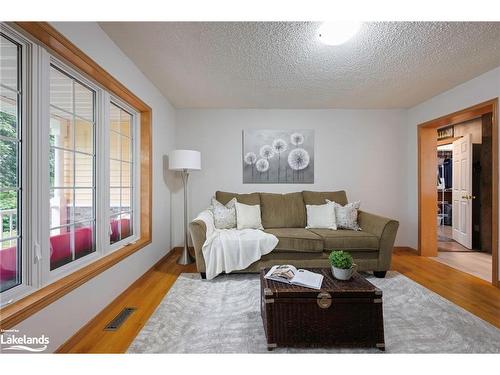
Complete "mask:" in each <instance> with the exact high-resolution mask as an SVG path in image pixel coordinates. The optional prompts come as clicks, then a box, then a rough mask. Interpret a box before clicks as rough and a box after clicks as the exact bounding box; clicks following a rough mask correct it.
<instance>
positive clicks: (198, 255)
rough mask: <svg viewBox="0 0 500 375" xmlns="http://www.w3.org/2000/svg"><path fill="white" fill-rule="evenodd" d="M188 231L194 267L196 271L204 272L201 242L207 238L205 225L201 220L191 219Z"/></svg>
mask: <svg viewBox="0 0 500 375" xmlns="http://www.w3.org/2000/svg"><path fill="white" fill-rule="evenodd" d="M189 232H190V233H191V239H192V240H193V246H194V254H195V259H196V268H197V269H198V272H205V259H204V258H203V252H202V248H203V244H204V243H205V241H206V239H207V225H206V224H205V222H204V221H203V220H193V221H192V222H191V223H189Z"/></svg>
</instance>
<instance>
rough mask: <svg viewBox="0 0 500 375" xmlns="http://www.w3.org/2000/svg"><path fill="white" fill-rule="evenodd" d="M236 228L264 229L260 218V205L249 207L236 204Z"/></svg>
mask: <svg viewBox="0 0 500 375" xmlns="http://www.w3.org/2000/svg"><path fill="white" fill-rule="evenodd" d="M236 227H237V228H238V229H264V227H263V226H262V221H261V218H260V205H258V204H257V205H255V206H250V205H248V204H243V203H238V202H236Z"/></svg>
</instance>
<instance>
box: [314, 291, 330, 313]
mask: <svg viewBox="0 0 500 375" xmlns="http://www.w3.org/2000/svg"><path fill="white" fill-rule="evenodd" d="M316 302H317V303H318V306H319V307H320V308H321V309H327V308H329V307H330V306H331V305H332V296H331V295H330V293H326V292H321V293H319V294H318V297H317V298H316Z"/></svg>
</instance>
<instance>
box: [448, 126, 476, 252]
mask: <svg viewBox="0 0 500 375" xmlns="http://www.w3.org/2000/svg"><path fill="white" fill-rule="evenodd" d="M452 173H453V193H452V197H453V216H452V228H453V239H454V240H455V241H457V242H458V243H460V244H462V245H463V246H465V247H467V248H468V249H470V248H472V138H471V135H470V134H467V135H465V136H463V137H462V138H460V139H459V140H456V141H455V142H453V172H452Z"/></svg>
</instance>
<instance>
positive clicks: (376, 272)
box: [373, 271, 387, 279]
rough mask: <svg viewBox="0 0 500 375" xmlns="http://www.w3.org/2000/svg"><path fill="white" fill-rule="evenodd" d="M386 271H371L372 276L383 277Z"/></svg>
mask: <svg viewBox="0 0 500 375" xmlns="http://www.w3.org/2000/svg"><path fill="white" fill-rule="evenodd" d="M386 273H387V271H373V276H375V277H378V278H379V279H383V278H384V277H385V274H386Z"/></svg>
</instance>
